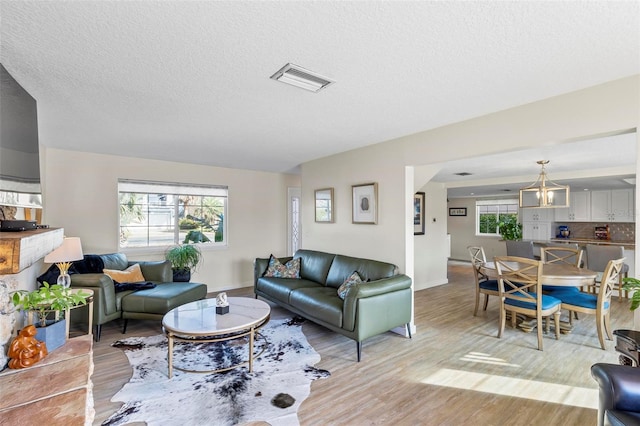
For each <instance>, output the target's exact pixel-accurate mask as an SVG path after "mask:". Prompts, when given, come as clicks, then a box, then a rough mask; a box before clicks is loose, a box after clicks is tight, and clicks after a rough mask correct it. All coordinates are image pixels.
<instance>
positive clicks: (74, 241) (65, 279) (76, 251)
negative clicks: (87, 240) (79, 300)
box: [44, 237, 84, 287]
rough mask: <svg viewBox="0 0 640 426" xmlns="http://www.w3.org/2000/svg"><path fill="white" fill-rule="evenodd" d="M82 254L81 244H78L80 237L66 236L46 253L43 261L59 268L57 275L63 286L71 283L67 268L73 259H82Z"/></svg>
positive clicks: (58, 282)
mask: <svg viewBox="0 0 640 426" xmlns="http://www.w3.org/2000/svg"><path fill="white" fill-rule="evenodd" d="M82 259H84V255H83V253H82V244H80V238H78V237H68V238H65V239H64V240H62V245H61V246H60V247H58V248H57V249H55V250H54V251H52V252H51V253H49V254H48V255H46V256H45V257H44V262H45V263H55V264H56V266H57V267H58V269H60V275H59V276H58V281H57V283H56V284H59V285H61V286H64V287H69V286H70V285H71V277H70V276H69V268H70V267H71V263H72V262H73V261H74V260H82Z"/></svg>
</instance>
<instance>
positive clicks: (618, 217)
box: [591, 189, 635, 222]
mask: <svg viewBox="0 0 640 426" xmlns="http://www.w3.org/2000/svg"><path fill="white" fill-rule="evenodd" d="M633 195H634V190H633V189H613V190H610V191H591V221H593V222H634V220H635V215H634V196H633Z"/></svg>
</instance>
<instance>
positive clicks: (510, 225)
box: [498, 215, 522, 241]
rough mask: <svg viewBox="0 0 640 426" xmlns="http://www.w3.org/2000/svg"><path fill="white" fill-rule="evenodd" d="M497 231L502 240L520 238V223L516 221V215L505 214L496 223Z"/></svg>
mask: <svg viewBox="0 0 640 426" xmlns="http://www.w3.org/2000/svg"><path fill="white" fill-rule="evenodd" d="M498 232H500V235H501V236H502V239H503V240H509V241H511V240H521V239H522V224H521V223H518V217H517V216H515V215H506V216H505V217H504V218H503V219H502V220H501V221H500V222H499V223H498Z"/></svg>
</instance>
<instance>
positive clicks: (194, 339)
mask: <svg viewBox="0 0 640 426" xmlns="http://www.w3.org/2000/svg"><path fill="white" fill-rule="evenodd" d="M228 302H229V312H228V313H226V314H224V315H218V314H216V299H203V300H197V301H195V302H191V303H187V304H185V305H182V306H178V307H177V308H175V309H172V310H170V311H169V312H167V313H166V314H165V316H164V317H163V318H162V327H163V329H164V332H165V333H166V335H167V338H168V339H169V351H168V352H169V353H168V361H169V378H171V377H172V376H173V368H175V369H176V370H181V371H186V372H189V373H217V372H222V371H227V370H231V369H232V368H237V367H240V366H243V365H245V364H248V365H249V372H252V371H253V359H254V358H255V357H257V356H259V355H260V354H261V353H262V352H260V354H257V355H254V354H253V342H254V340H255V336H256V330H258V329H259V328H260V327H262V326H263V325H265V324H266V323H267V322H269V316H270V314H271V308H270V307H269V305H268V304H267V303H265V302H263V301H262V300H258V299H252V298H249V297H229V298H228ZM244 336H249V359H248V360H247V361H244V362H241V363H239V364H236V365H233V366H230V367H226V368H221V369H218V370H187V369H184V368H180V367H174V365H173V343H174V341H179V342H186V343H195V344H197V343H210V342H223V341H226V340H233V339H240V338H242V337H244Z"/></svg>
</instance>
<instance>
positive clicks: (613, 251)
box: [585, 244, 629, 301]
mask: <svg viewBox="0 0 640 426" xmlns="http://www.w3.org/2000/svg"><path fill="white" fill-rule="evenodd" d="M585 252H586V258H587V259H586V260H587V268H589V269H591V270H592V271H595V272H600V273H602V274H603V275H604V270H605V268H606V267H607V264H608V263H609V261H610V260H614V259H622V258H623V257H625V256H624V247H622V246H610V245H600V244H587V245H586V247H585ZM628 274H629V265H627V264H626V263H625V264H623V265H622V270H621V273H620V274H619V277H618V283H617V284H616V286H615V288H614V290H617V291H618V301H622V292H623V291H624V297H625V298H629V292H628V291H627V290H622V286H623V282H622V279H623V278H626V277H627V276H628ZM596 282H597V283H600V280H599V279H596ZM594 289H597V287H594Z"/></svg>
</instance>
